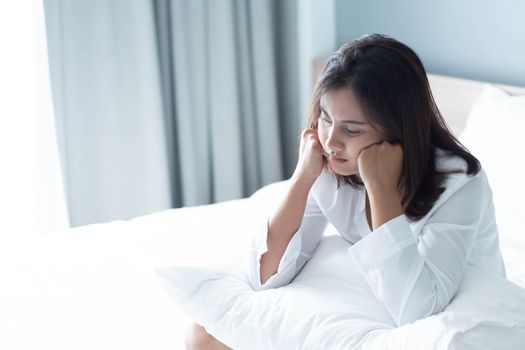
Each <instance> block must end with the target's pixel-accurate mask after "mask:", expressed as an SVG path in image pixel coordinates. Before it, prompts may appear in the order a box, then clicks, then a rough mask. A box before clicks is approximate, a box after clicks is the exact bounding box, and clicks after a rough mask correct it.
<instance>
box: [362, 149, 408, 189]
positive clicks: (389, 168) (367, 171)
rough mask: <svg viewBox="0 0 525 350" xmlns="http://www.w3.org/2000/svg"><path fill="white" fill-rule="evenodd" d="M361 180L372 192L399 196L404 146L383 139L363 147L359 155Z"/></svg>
mask: <svg viewBox="0 0 525 350" xmlns="http://www.w3.org/2000/svg"><path fill="white" fill-rule="evenodd" d="M357 165H358V169H359V175H360V176H361V180H363V183H364V185H365V187H366V189H367V191H368V192H369V193H370V194H377V195H379V196H385V195H396V196H399V190H398V183H399V179H400V177H401V172H402V169H403V148H402V147H401V145H400V144H398V143H395V144H393V143H390V142H388V141H383V142H382V143H377V144H373V145H370V146H368V147H366V148H363V149H362V150H361V152H360V153H359V156H358V157H357Z"/></svg>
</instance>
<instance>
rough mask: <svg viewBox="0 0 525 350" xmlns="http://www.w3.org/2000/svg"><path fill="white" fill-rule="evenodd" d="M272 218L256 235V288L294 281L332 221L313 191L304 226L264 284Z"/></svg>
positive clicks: (252, 259)
mask: <svg viewBox="0 0 525 350" xmlns="http://www.w3.org/2000/svg"><path fill="white" fill-rule="evenodd" d="M268 220H269V218H266V220H265V221H264V223H262V224H261V225H260V227H259V228H258V230H257V231H256V232H255V234H254V236H253V238H252V249H251V252H250V260H249V261H250V271H249V282H250V284H251V286H252V288H253V289H254V290H264V289H269V288H277V287H281V286H284V285H287V284H288V283H290V282H291V280H292V279H293V278H294V277H295V276H296V275H297V274H298V273H299V272H300V271H301V269H302V268H303V266H304V264H305V263H306V262H307V261H308V260H310V258H311V257H312V255H313V253H314V251H315V249H316V248H317V246H318V245H319V241H320V240H321V238H322V236H323V233H324V230H325V228H326V226H327V224H328V220H327V219H326V218H325V216H324V214H323V213H322V211H321V209H320V208H319V205H318V204H317V201H316V199H315V198H314V195H313V194H312V191H310V192H309V193H308V198H307V201H306V207H305V212H304V215H303V220H302V222H301V226H300V227H299V229H298V230H297V231H296V232H295V234H294V235H293V236H292V239H291V240H290V242H289V243H288V246H287V247H286V250H285V252H284V254H283V256H282V257H281V261H280V262H279V267H278V269H277V272H276V273H275V274H274V275H272V276H271V277H270V278H269V279H268V280H266V281H265V283H264V284H261V272H260V271H261V270H260V267H261V265H260V261H261V256H262V255H263V254H264V253H266V252H267V251H268V246H267V238H268Z"/></svg>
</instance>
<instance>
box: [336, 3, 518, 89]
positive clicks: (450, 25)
mask: <svg viewBox="0 0 525 350" xmlns="http://www.w3.org/2000/svg"><path fill="white" fill-rule="evenodd" d="M335 13H336V43H337V46H338V47H339V46H340V45H341V44H343V43H344V42H346V41H350V40H352V39H354V38H356V37H358V36H360V35H362V34H365V33H372V32H376V33H384V34H387V35H390V36H393V37H394V38H396V39H398V40H400V41H402V42H404V43H405V44H407V45H409V46H410V47H412V48H413V49H414V50H415V51H416V53H417V54H418V55H419V56H420V58H421V59H422V61H423V64H424V65H425V68H426V69H427V71H428V72H430V73H436V74H446V75H453V76H458V77H463V78H468V79H475V80H484V81H492V82H498V83H502V84H510V85H520V86H525V20H523V18H524V14H525V1H519V0H500V1H479V0H477V1H476V0H464V1H454V0H442V1H432V2H431V1H418V0H398V1H377V0H370V1H357V0H336V11H335Z"/></svg>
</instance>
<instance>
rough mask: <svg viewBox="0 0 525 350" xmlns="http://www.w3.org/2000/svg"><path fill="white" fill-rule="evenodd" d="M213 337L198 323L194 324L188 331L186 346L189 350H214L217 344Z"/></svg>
mask: <svg viewBox="0 0 525 350" xmlns="http://www.w3.org/2000/svg"><path fill="white" fill-rule="evenodd" d="M216 342H217V341H216V340H215V338H214V337H213V336H211V335H210V334H208V332H206V329H204V327H202V326H201V325H199V324H197V323H192V324H190V325H189V326H188V328H187V330H186V339H185V346H186V349H187V350H206V349H213V348H214V345H215V344H216Z"/></svg>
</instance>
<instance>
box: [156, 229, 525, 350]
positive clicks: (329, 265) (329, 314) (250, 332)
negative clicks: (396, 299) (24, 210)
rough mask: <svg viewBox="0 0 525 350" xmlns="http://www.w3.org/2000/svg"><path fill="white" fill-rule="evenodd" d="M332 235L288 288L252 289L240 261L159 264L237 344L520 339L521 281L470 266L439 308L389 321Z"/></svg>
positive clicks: (319, 346) (418, 345)
mask: <svg viewBox="0 0 525 350" xmlns="http://www.w3.org/2000/svg"><path fill="white" fill-rule="evenodd" d="M350 246H351V244H350V243H349V242H348V241H346V240H345V239H344V238H342V237H341V236H338V235H332V236H326V237H323V238H322V240H321V242H320V244H319V246H318V248H317V250H316V253H315V254H314V255H313V257H312V258H311V260H310V261H309V262H308V263H306V265H305V267H304V268H303V270H302V271H301V273H300V274H299V275H298V276H297V277H296V278H295V279H294V280H292V282H291V283H290V284H289V285H287V286H284V287H280V288H276V289H268V290H263V291H257V292H256V291H254V290H253V289H251V287H250V286H249V284H248V281H247V278H246V275H245V273H244V269H243V266H242V264H239V265H233V264H230V265H228V264H223V265H216V266H191V267H188V266H166V267H162V268H159V269H157V270H156V271H157V273H158V276H159V281H160V282H161V283H162V285H163V286H164V287H165V289H166V291H167V292H168V295H169V296H170V297H171V298H172V299H173V300H174V301H175V302H176V303H177V304H178V305H179V307H180V308H181V309H182V311H184V312H185V313H186V314H187V315H188V316H189V317H190V318H191V319H192V320H194V321H195V322H197V323H199V324H200V325H202V326H203V327H205V329H206V330H207V331H208V332H209V333H210V334H212V335H213V336H214V337H215V338H217V339H218V340H220V341H221V342H223V343H224V344H226V345H227V346H229V347H231V348H233V349H235V350H243V349H255V350H257V349H261V350H262V349H264V350H270V349H283V350H293V349H303V350H305V349H312V350H314V349H315V350H326V349H334V350H336V349H356V348H360V349H368V350H371V349H383V350H384V349H418V350H420V349H449V348H453V347H454V346H456V348H458V349H465V348H470V346H472V344H475V348H476V349H494V348H499V349H517V348H519V346H518V345H521V344H524V343H525V289H522V288H520V287H518V286H516V285H515V284H513V283H512V282H509V281H507V280H505V279H502V278H499V277H497V276H491V275H486V274H485V273H483V272H482V271H481V270H478V269H476V268H473V267H468V268H467V269H466V271H465V277H464V279H463V282H462V283H461V285H460V288H459V290H458V293H457V295H456V297H455V298H454V299H453V300H452V302H451V304H450V305H449V306H448V307H447V308H446V310H445V311H443V312H441V313H439V314H437V315H434V316H431V317H428V318H425V319H422V320H419V321H417V322H415V323H413V324H406V325H403V326H402V327H399V328H395V326H394V322H393V320H392V319H391V317H390V315H389V314H388V312H387V310H386V309H385V307H384V306H383V305H382V304H381V303H380V302H378V301H377V300H376V299H375V298H374V297H373V293H372V292H371V291H370V289H369V287H368V284H367V282H366V280H365V279H364V277H363V276H362V275H361V274H360V273H359V272H358V269H357V266H355V263H354V261H353V259H351V258H350V256H349V254H348V248H349V247H350Z"/></svg>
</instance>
